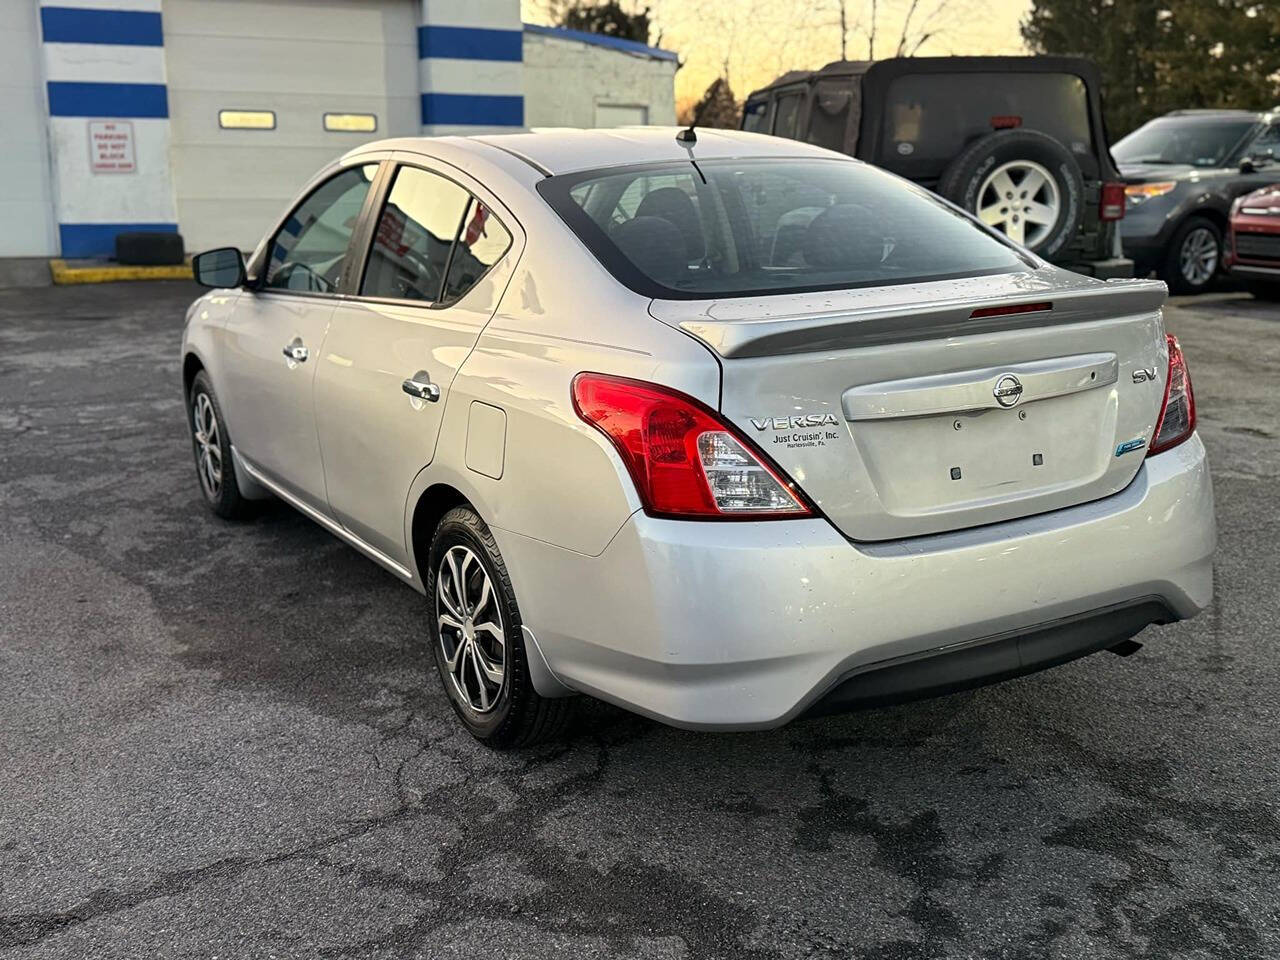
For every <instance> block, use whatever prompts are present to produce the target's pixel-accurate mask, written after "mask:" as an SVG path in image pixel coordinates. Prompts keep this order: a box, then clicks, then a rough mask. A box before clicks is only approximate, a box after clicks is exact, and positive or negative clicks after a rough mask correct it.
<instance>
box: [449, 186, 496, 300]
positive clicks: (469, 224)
mask: <svg viewBox="0 0 1280 960" xmlns="http://www.w3.org/2000/svg"><path fill="white" fill-rule="evenodd" d="M510 246H511V234H510V233H508V232H507V228H506V227H504V226H503V225H502V224H501V223H499V222H498V218H497V217H495V216H494V215H493V211H492V210H490V209H489V208H488V207H487V206H486V205H485V204H483V203H481V202H480V201H479V200H477V199H475V198H474V197H472V198H471V204H470V206H468V207H467V215H466V216H465V217H464V218H463V221H462V232H461V233H459V234H458V242H457V244H455V245H454V248H453V259H452V260H451V261H450V262H449V276H448V278H447V279H446V280H445V285H444V296H443V298H442V299H443V300H444V301H445V302H446V303H451V302H453V301H454V300H457V299H458V298H459V297H461V296H462V295H463V294H465V293H466V292H467V291H468V290H470V289H471V288H472V287H474V286H475V285H476V283H477V282H478V281H479V280H480V278H481V277H483V276H484V275H485V274H486V273H488V272H489V268H490V267H492V266H493V265H494V264H495V263H497V262H498V261H499V260H501V259H502V255H503V254H504V253H506V252H507V248H508V247H510Z"/></svg>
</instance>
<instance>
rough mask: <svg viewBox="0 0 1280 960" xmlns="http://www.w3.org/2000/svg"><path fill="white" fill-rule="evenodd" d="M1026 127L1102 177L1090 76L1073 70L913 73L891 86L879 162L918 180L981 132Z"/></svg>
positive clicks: (1091, 174)
mask: <svg viewBox="0 0 1280 960" xmlns="http://www.w3.org/2000/svg"><path fill="white" fill-rule="evenodd" d="M1017 127H1024V128H1026V129H1029V130H1038V131H1040V132H1041V133H1047V134H1048V135H1049V136H1051V137H1053V138H1054V139H1055V140H1057V141H1058V142H1059V143H1061V144H1062V145H1063V146H1064V147H1066V148H1067V149H1068V150H1070V151H1071V153H1072V155H1073V156H1075V158H1076V162H1077V163H1079V164H1080V168H1081V170H1082V171H1083V173H1084V175H1085V176H1086V177H1095V176H1097V174H1098V162H1097V158H1096V156H1095V153H1094V145H1093V136H1092V134H1091V133H1090V128H1089V101H1088V97H1087V96H1086V92H1085V85H1084V81H1083V80H1081V79H1080V78H1079V77H1077V76H1073V75H1071V74H1066V73H1021V74H1017V73H948V74H936V73H934V74H927V73H921V74H907V75H906V76H901V77H897V78H895V79H894V80H893V82H892V83H890V85H889V94H888V97H887V98H886V103H885V111H884V131H883V136H882V137H881V144H882V146H881V148H880V154H881V157H880V159H879V160H878V161H877V162H878V163H879V164H880V166H882V167H884V168H886V169H888V170H892V171H893V172H894V173H899V174H902V175H903V176H904V177H911V178H913V179H931V178H934V177H938V176H940V175H941V173H942V170H943V169H944V168H945V167H946V165H947V164H948V163H950V162H951V160H952V159H953V158H954V157H955V156H956V155H957V154H958V153H960V151H962V150H963V149H964V148H965V147H966V146H968V145H969V144H970V143H972V142H973V141H974V140H976V139H978V138H979V137H983V136H986V135H987V134H989V133H991V132H993V131H995V130H1001V129H1010V128H1017Z"/></svg>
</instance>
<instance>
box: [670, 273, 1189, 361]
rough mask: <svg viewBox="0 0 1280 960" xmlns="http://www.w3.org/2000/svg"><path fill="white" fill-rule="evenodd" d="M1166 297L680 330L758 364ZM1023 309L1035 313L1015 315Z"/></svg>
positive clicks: (1056, 320) (1083, 314) (917, 308)
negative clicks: (763, 360)
mask: <svg viewBox="0 0 1280 960" xmlns="http://www.w3.org/2000/svg"><path fill="white" fill-rule="evenodd" d="M1167 296H1168V288H1167V287H1166V286H1165V285H1164V284H1163V283H1161V282H1160V281H1158V280H1113V281H1108V282H1106V283H1105V284H1098V285H1097V286H1091V287H1086V288H1082V289H1075V290H1053V291H1052V292H1050V291H1042V292H1038V293H1029V294H1025V295H1022V296H1010V295H1008V294H1005V295H1003V296H1000V297H991V298H974V297H964V298H954V299H947V300H930V301H925V302H918V303H899V304H894V305H893V306H891V307H867V308H863V309H852V310H842V311H838V312H834V311H833V312H827V313H804V314H799V315H794V316H785V315H784V316H778V315H776V314H774V315H770V316H766V317H762V318H761V319H754V318H753V319H743V320H715V319H712V318H710V317H708V316H707V315H706V314H705V313H704V314H702V315H701V316H699V317H697V318H690V319H687V320H683V321H681V322H680V329H682V330H684V331H685V332H686V333H689V334H691V335H692V336H694V337H697V338H698V339H699V340H701V341H702V342H703V343H705V344H706V345H707V346H708V347H710V348H711V349H712V350H714V351H715V352H716V353H718V354H719V355H720V356H722V357H727V358H737V357H763V356H777V355H780V354H792V353H814V352H817V351H821V350H842V349H848V348H850V347H870V346H878V345H880V344H887V343H906V342H910V341H915V340H940V339H944V338H947V337H968V336H973V335H975V334H981V333H998V332H1000V331H1003V330H1014V329H1019V330H1022V329H1029V328H1034V327H1050V326H1059V325H1063V324H1069V323H1086V322H1088V321H1090V320H1108V319H1112V318H1115V317H1125V316H1137V315H1142V314H1152V313H1155V312H1156V311H1158V310H1159V309H1160V308H1161V307H1162V306H1163V305H1164V301H1165V299H1166V297H1167ZM1027 306H1031V307H1033V309H1030V310H1027V309H1023V310H1018V309H1017V308H1019V307H1027ZM1002 308H1013V309H1009V310H1005V309H1002ZM975 313H976V314H979V316H974V314H975Z"/></svg>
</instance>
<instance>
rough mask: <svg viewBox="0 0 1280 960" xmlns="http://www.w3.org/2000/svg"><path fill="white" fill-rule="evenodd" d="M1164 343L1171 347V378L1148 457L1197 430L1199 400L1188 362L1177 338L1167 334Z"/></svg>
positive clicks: (1179, 441)
mask: <svg viewBox="0 0 1280 960" xmlns="http://www.w3.org/2000/svg"><path fill="white" fill-rule="evenodd" d="M1165 340H1166V341H1167V342H1168V344H1169V377H1168V379H1167V380H1165V384H1164V402H1163V403H1162V404H1161V405H1160V417H1159V419H1157V420H1156V432H1155V434H1154V435H1153V436H1152V440H1151V445H1150V446H1149V447H1148V448H1147V456H1150V455H1151V454H1153V453H1162V452H1164V451H1165V450H1168V449H1169V448H1170V447H1176V446H1177V445H1178V444H1180V443H1182V441H1183V440H1186V439H1187V438H1188V437H1190V436H1191V434H1192V433H1194V432H1195V429H1196V398H1195V394H1194V393H1192V392H1191V374H1190V373H1189V372H1188V371H1187V358H1186V357H1184V356H1183V355H1182V346H1181V345H1180V344H1179V343H1178V338H1177V337H1175V336H1174V335H1173V334H1171V333H1168V334H1165Z"/></svg>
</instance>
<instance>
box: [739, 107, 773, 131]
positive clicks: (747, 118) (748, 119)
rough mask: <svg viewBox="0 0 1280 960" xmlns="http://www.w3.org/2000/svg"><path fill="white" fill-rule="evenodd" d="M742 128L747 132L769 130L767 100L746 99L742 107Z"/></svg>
mask: <svg viewBox="0 0 1280 960" xmlns="http://www.w3.org/2000/svg"><path fill="white" fill-rule="evenodd" d="M742 129H743V130H746V131H748V132H749V133H768V132H769V101H768V100H748V101H747V105H746V106H745V107H743V108H742Z"/></svg>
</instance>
